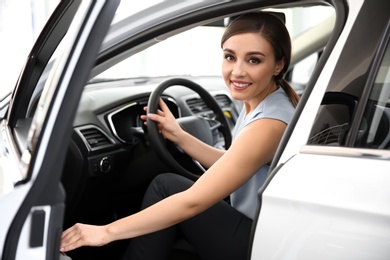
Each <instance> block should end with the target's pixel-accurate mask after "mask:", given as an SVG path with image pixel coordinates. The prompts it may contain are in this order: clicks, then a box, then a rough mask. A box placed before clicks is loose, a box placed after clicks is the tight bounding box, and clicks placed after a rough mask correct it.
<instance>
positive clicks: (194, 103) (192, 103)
mask: <svg viewBox="0 0 390 260" xmlns="http://www.w3.org/2000/svg"><path fill="white" fill-rule="evenodd" d="M186 102H187V105H188V106H189V107H190V109H191V111H192V112H193V113H194V114H199V113H202V112H208V111H210V108H209V107H208V106H207V105H206V103H204V101H203V100H202V99H200V98H191V99H188V100H187V101H186Z"/></svg>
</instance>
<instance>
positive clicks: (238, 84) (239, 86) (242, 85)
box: [230, 80, 251, 90]
mask: <svg viewBox="0 0 390 260" xmlns="http://www.w3.org/2000/svg"><path fill="white" fill-rule="evenodd" d="M230 82H231V83H232V85H233V88H234V89H237V90H244V89H246V88H248V87H249V86H250V85H251V83H247V82H243V81H236V80H231V81H230Z"/></svg>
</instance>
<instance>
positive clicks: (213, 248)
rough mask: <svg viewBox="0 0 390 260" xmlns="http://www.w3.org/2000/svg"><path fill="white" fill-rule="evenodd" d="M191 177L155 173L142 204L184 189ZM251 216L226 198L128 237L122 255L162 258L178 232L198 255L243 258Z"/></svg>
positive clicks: (245, 253) (190, 182)
mask: <svg viewBox="0 0 390 260" xmlns="http://www.w3.org/2000/svg"><path fill="white" fill-rule="evenodd" d="M192 184H193V181H191V180H189V179H187V178H185V177H182V176H180V175H177V174H172V173H165V174H161V175H159V176H157V177H156V178H155V179H154V180H153V181H152V182H151V184H150V186H149V188H148V189H147V191H146V194H145V196H144V200H143V204H142V208H146V207H148V206H150V205H152V204H154V203H156V202H158V201H160V200H162V199H164V198H166V197H168V196H170V195H172V194H175V193H178V192H181V191H183V190H186V189H188V188H189V187H190V186H191V185H192ZM251 226H252V220H251V219H250V218H248V217H246V216H245V215H243V214H242V213H240V212H239V211H237V210H236V209H234V208H233V207H231V206H230V204H229V203H227V202H226V201H220V202H219V203H217V204H216V205H214V206H213V207H211V208H209V209H207V210H206V211H204V212H202V213H200V214H198V215H196V216H194V217H192V218H190V219H188V220H186V221H183V222H181V223H179V224H177V225H174V226H172V227H169V228H166V229H164V230H161V231H157V232H154V233H151V234H148V235H144V236H140V237H137V238H134V239H132V240H131V241H130V245H129V248H128V250H127V252H126V256H125V259H128V260H130V259H131V260H137V259H142V260H149V259H150V260H158V259H166V257H167V255H168V254H169V252H170V250H171V248H172V245H173V243H174V242H175V241H176V239H177V237H178V235H180V236H183V237H184V239H186V240H187V241H188V243H189V244H190V245H191V246H192V247H193V248H194V250H195V252H196V254H197V255H198V257H199V258H201V259H212V260H218V259H224V260H229V259H234V260H245V259H247V255H248V245H249V236H250V231H251Z"/></svg>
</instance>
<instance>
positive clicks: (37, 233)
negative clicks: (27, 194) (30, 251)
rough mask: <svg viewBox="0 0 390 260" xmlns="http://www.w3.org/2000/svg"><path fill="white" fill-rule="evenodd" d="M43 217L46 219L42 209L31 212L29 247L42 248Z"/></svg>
mask: <svg viewBox="0 0 390 260" xmlns="http://www.w3.org/2000/svg"><path fill="white" fill-rule="evenodd" d="M45 217H46V212H45V211H44V210H42V209H37V210H34V211H33V212H32V216H31V233H30V247H41V246H43V235H44V231H45Z"/></svg>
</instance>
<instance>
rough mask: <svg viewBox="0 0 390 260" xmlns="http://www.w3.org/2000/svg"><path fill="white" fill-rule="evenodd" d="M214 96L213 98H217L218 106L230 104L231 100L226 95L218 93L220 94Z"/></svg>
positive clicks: (227, 106) (224, 106)
mask: <svg viewBox="0 0 390 260" xmlns="http://www.w3.org/2000/svg"><path fill="white" fill-rule="evenodd" d="M214 98H215V100H217V102H218V104H219V106H220V107H222V108H229V107H230V105H231V104H232V101H231V100H230V98H229V97H228V96H226V95H221V94H220V95H216V96H215V97H214Z"/></svg>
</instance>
